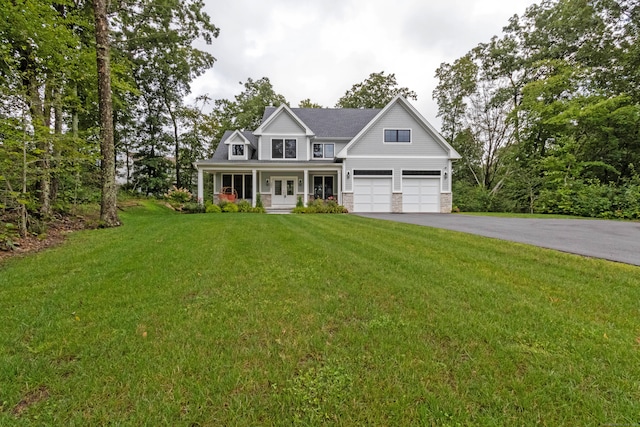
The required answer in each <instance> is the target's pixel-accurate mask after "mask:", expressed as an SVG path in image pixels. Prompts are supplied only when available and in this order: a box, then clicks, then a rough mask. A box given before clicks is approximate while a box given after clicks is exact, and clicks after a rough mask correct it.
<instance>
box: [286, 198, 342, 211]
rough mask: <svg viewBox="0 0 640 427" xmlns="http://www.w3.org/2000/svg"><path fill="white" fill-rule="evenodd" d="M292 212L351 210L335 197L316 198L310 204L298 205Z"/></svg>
mask: <svg viewBox="0 0 640 427" xmlns="http://www.w3.org/2000/svg"><path fill="white" fill-rule="evenodd" d="M292 213H334V214H335V213H349V211H348V210H347V209H346V208H345V207H344V206H342V205H339V204H338V202H337V201H336V200H334V199H328V200H326V201H325V200H322V199H315V200H313V201H311V202H310V203H309V206H307V207H304V206H296V207H295V209H293V211H292Z"/></svg>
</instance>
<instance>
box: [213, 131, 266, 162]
mask: <svg viewBox="0 0 640 427" xmlns="http://www.w3.org/2000/svg"><path fill="white" fill-rule="evenodd" d="M234 132H235V131H233V130H228V131H225V132H224V135H222V139H220V143H219V144H218V147H217V148H216V151H215V153H213V157H211V159H209V160H222V161H225V160H228V159H229V146H228V145H226V144H225V143H224V142H225V141H226V140H227V138H229V137H230V136H231V135H232V134H233V133H234ZM240 133H241V134H242V135H243V136H244V137H245V138H247V139H248V140H249V143H250V144H251V146H250V147H249V159H253V158H255V159H257V158H258V156H257V155H256V150H257V149H258V140H257V138H256V137H255V136H254V135H253V133H251V132H250V131H241V132H240Z"/></svg>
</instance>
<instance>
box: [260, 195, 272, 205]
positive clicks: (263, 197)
mask: <svg viewBox="0 0 640 427" xmlns="http://www.w3.org/2000/svg"><path fill="white" fill-rule="evenodd" d="M260 199H261V200H262V206H264V207H265V208H270V207H271V194H269V193H260Z"/></svg>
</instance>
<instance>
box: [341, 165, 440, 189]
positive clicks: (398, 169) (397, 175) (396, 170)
mask: <svg viewBox="0 0 640 427" xmlns="http://www.w3.org/2000/svg"><path fill="white" fill-rule="evenodd" d="M448 164H449V159H447V158H444V157H443V158H442V159H415V158H413V159H412V158H361V159H349V158H348V159H346V160H345V162H344V167H345V171H348V172H350V175H351V178H350V179H347V180H346V182H345V183H344V191H346V192H351V191H353V180H354V175H353V171H354V170H356V169H367V170H372V169H373V170H389V169H392V170H393V191H394V192H396V193H399V192H401V191H402V171H403V170H439V171H441V173H442V175H440V178H441V179H442V180H443V182H442V188H443V190H444V191H447V190H446V189H449V188H451V187H450V183H449V181H450V179H451V173H448V174H447V179H446V181H444V180H445V178H444V169H445V167H447V166H448Z"/></svg>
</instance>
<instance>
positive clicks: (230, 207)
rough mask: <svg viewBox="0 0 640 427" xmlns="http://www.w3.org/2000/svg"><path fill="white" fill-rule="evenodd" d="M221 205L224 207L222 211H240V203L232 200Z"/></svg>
mask: <svg viewBox="0 0 640 427" xmlns="http://www.w3.org/2000/svg"><path fill="white" fill-rule="evenodd" d="M220 207H221V208H222V212H225V213H236V212H238V211H239V209H238V205H236V204H235V203H231V202H224V203H221V204H220Z"/></svg>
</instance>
